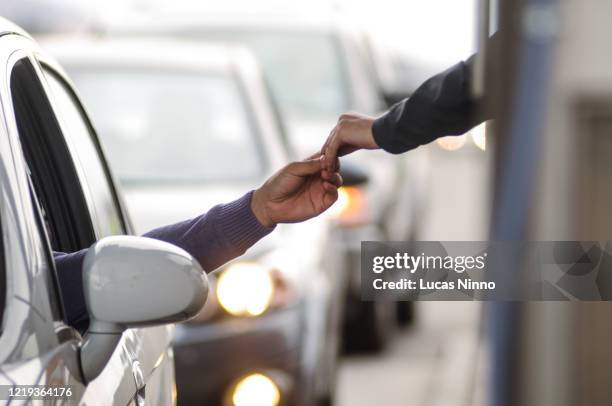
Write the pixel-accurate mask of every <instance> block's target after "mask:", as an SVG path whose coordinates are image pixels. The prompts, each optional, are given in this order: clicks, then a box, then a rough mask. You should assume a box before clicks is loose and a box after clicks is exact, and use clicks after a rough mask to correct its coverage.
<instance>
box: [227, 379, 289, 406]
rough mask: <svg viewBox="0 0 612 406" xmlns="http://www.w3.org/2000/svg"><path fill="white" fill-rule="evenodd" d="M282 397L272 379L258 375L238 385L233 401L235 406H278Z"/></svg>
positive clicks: (233, 394)
mask: <svg viewBox="0 0 612 406" xmlns="http://www.w3.org/2000/svg"><path fill="white" fill-rule="evenodd" d="M280 395H281V394H280V390H279V388H278V386H277V385H276V383H275V382H274V381H273V380H272V379H271V378H269V377H268V376H266V375H264V374H260V373H256V374H251V375H249V376H247V377H245V378H243V379H241V380H240V381H239V382H238V383H237V384H236V386H235V388H234V390H233V393H232V396H231V399H232V405H234V406H277V405H278V404H279V402H280Z"/></svg>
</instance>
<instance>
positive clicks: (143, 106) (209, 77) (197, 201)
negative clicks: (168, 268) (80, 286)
mask: <svg viewBox="0 0 612 406" xmlns="http://www.w3.org/2000/svg"><path fill="white" fill-rule="evenodd" d="M45 45H46V46H47V49H48V50H49V51H50V52H52V53H54V54H55V55H56V56H57V57H58V58H59V59H60V61H61V62H62V63H63V64H64V65H65V66H66V69H67V70H68V71H69V72H70V73H71V75H72V76H73V77H74V79H75V82H76V84H77V86H78V88H79V90H80V91H81V93H82V95H83V98H84V100H85V101H86V103H87V106H88V107H89V108H90V109H91V112H92V115H93V117H94V118H95V119H96V122H97V123H98V126H99V131H100V136H101V139H102V142H103V144H104V146H105V148H106V149H107V151H108V152H109V158H110V162H111V164H112V165H113V168H114V169H115V170H116V173H117V175H118V177H119V178H120V181H121V183H122V188H123V191H124V192H125V196H126V203H127V207H128V211H129V212H130V213H131V215H132V218H133V219H134V221H135V224H136V229H137V230H139V231H145V230H149V229H151V228H154V227H156V226H160V225H163V224H168V223H172V222H175V221H178V220H181V219H185V218H190V217H193V216H196V215H198V214H199V213H201V212H202V211H206V210H208V209H209V208H210V207H211V206H212V205H213V204H215V203H218V202H220V201H228V200H232V199H234V198H236V197H238V196H240V195H241V194H243V193H245V192H246V191H248V190H250V189H253V188H255V187H257V186H259V185H260V184H261V183H262V182H264V181H265V179H266V178H267V177H269V176H270V175H271V174H272V173H273V172H274V171H276V170H278V169H279V168H280V167H281V166H283V165H284V164H286V163H287V161H288V159H287V153H286V145H284V142H285V141H284V138H283V134H282V129H281V128H280V126H279V121H278V117H277V116H276V114H275V111H274V108H273V106H272V105H271V101H270V97H269V95H268V93H267V89H266V87H265V83H264V81H263V76H262V74H261V72H260V70H259V69H258V65H257V63H256V61H255V59H254V57H253V56H252V55H251V53H250V52H248V50H246V49H245V48H241V47H236V46H224V45H220V44H217V45H215V44H201V43H200V44H192V43H188V42H187V43H186V42H185V41H176V40H175V41H172V40H162V39H159V38H158V39H151V38H149V39H138V38H130V39H110V38H106V39H104V38H102V39H100V38H98V39H91V40H81V41H68V40H64V41H58V42H54V43H51V42H49V43H46V44H45ZM333 233H334V228H333V224H332V223H331V222H330V221H329V220H328V219H326V218H325V216H322V217H320V218H317V219H313V220H310V221H308V222H306V223H302V224H295V225H289V226H288V225H279V226H277V229H276V230H275V231H274V233H272V234H271V235H269V236H268V237H266V238H265V239H263V240H262V241H260V242H259V243H258V244H256V245H255V246H254V247H252V248H251V249H250V250H249V252H248V253H247V254H246V255H245V256H244V257H243V258H239V259H237V260H235V261H234V262H232V263H230V264H228V265H227V266H224V267H222V268H221V269H219V270H218V271H216V272H214V273H213V274H212V275H213V276H212V277H211V285H213V286H214V289H212V290H211V295H210V300H209V304H208V305H207V306H206V308H205V310H204V312H203V313H202V314H200V316H198V317H197V318H195V319H194V320H192V321H190V322H189V323H185V324H182V325H179V326H177V335H176V341H175V356H176V369H177V385H178V399H179V403H181V404H222V402H223V401H224V399H227V398H228V397H229V398H235V399H240V398H241V397H245V396H247V397H249V396H252V395H249V393H250V392H249V391H250V390H253V388H255V390H257V391H259V392H261V393H263V394H264V395H262V396H264V400H265V399H267V400H268V401H271V400H273V399H275V398H277V397H278V400H280V401H281V404H287V405H289V404H290V405H310V404H314V402H315V401H318V400H321V399H330V398H332V397H333V392H334V385H335V369H336V361H337V351H338V343H339V330H340V316H341V312H342V306H343V304H344V303H343V300H342V299H343V295H342V293H341V292H342V290H341V289H342V288H343V286H344V285H345V283H344V281H342V280H341V278H342V277H343V273H342V272H339V271H338V270H339V269H340V268H341V262H340V261H341V257H340V250H339V248H338V247H337V246H336V245H335V241H336V240H335V239H334V238H333ZM255 287H258V288H257V289H255ZM211 371H214V372H211ZM253 385H255V386H253ZM266 396H267V397H266ZM262 402H264V403H258V404H262V405H268V404H270V405H273V404H274V403H265V401H262ZM238 403H240V402H238Z"/></svg>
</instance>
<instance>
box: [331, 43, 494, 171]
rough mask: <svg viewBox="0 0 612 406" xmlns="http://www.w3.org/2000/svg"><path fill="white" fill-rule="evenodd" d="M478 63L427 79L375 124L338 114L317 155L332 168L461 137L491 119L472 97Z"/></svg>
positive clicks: (490, 49)
mask: <svg viewBox="0 0 612 406" xmlns="http://www.w3.org/2000/svg"><path fill="white" fill-rule="evenodd" d="M497 38H498V36H497V35H494V36H493V37H491V38H490V39H489V42H488V44H487V55H495V53H496V48H497V47H498V46H499V45H498V41H499V39H497ZM476 59H477V55H473V56H472V57H470V58H469V59H468V60H467V61H464V62H459V63H457V64H455V65H454V66H452V67H450V68H449V69H447V70H445V71H444V72H441V73H439V74H437V75H435V76H433V77H431V78H430V79H428V80H427V81H425V82H424V83H423V84H422V85H421V86H419V88H418V89H417V90H415V92H414V93H413V94H412V96H411V97H410V98H408V99H406V100H403V101H401V102H399V103H397V104H395V105H394V106H393V107H391V109H390V110H389V111H388V112H387V113H385V114H384V115H382V116H381V117H379V118H374V117H369V116H365V115H362V114H356V113H346V114H342V115H341V116H340V118H339V119H338V123H337V124H336V126H335V127H334V129H333V130H332V131H331V133H330V135H329V137H328V138H327V140H326V142H325V144H324V145H323V148H322V150H321V152H322V153H324V154H325V164H326V167H328V168H331V167H332V165H333V162H334V160H335V159H336V157H338V156H342V155H346V154H349V153H351V152H353V151H356V150H358V149H378V148H382V149H384V150H385V151H387V152H391V153H394V154H399V153H402V152H406V151H409V150H411V149H414V148H417V147H418V146H420V145H424V144H427V143H430V142H431V141H433V140H435V139H436V138H439V137H443V136H447V135H460V134H463V133H465V132H466V131H468V130H469V129H471V128H472V127H474V126H476V125H478V124H480V123H482V122H484V121H486V120H488V119H490V118H492V111H491V109H490V108H488V107H489V106H487V105H486V103H483V100H480V99H476V98H474V96H473V95H472V89H471V88H472V83H471V82H472V76H473V70H474V64H475V61H476Z"/></svg>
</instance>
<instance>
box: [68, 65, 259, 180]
mask: <svg viewBox="0 0 612 406" xmlns="http://www.w3.org/2000/svg"><path fill="white" fill-rule="evenodd" d="M71 75H72V77H73V79H74V81H75V83H76V85H77V87H78V89H79V91H80V92H81V94H82V95H83V100H84V101H85V103H86V105H87V107H88V108H89V109H90V111H91V114H92V117H93V119H94V122H95V123H96V126H97V129H98V132H99V134H100V139H101V140H102V142H103V144H104V147H105V148H106V150H107V151H108V152H109V159H110V163H111V166H112V168H113V170H114V171H115V173H116V174H117V175H118V176H119V178H120V179H121V181H122V182H124V183H131V184H134V183H173V184H176V183H197V182H207V181H236V180H238V181H239V180H252V179H257V178H259V177H260V176H261V175H262V174H263V171H264V169H265V158H264V156H263V154H262V151H261V149H260V147H259V134H258V133H257V131H256V129H255V128H256V127H255V126H254V125H253V122H252V117H251V115H250V114H251V113H250V110H249V108H248V104H247V100H246V97H245V96H244V94H243V92H242V89H241V88H240V86H239V84H238V81H237V80H236V79H235V78H234V77H232V76H231V75H229V74H228V75H223V74H206V73H198V74H195V73H191V72H175V71H166V70H142V69H124V70H117V69H116V70H113V69H106V70H97V69H85V68H81V69H77V68H73V69H72V70H71ZM228 157H232V158H231V159H228Z"/></svg>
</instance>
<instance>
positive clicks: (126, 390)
mask: <svg viewBox="0 0 612 406" xmlns="http://www.w3.org/2000/svg"><path fill="white" fill-rule="evenodd" d="M0 41H1V42H0V52H2V56H4V59H0V61H2V62H4V64H5V65H4V66H3V68H5V69H4V70H3V73H4V75H3V76H2V78H0V79H2V80H3V83H2V97H3V100H2V106H3V113H4V117H3V118H4V119H5V123H6V130H7V131H6V132H7V135H8V139H9V140H10V142H11V154H12V156H13V157H14V159H15V161H16V162H15V168H16V169H15V170H16V171H18V173H19V171H21V172H23V173H21V175H19V176H20V177H21V183H20V184H19V185H17V187H18V188H19V191H20V193H21V198H22V201H24V202H25V203H24V204H23V205H22V206H21V207H17V208H16V209H15V212H17V217H18V218H19V219H21V218H23V220H27V219H28V216H29V215H30V213H32V214H31V216H33V218H34V219H36V218H38V222H37V224H35V225H30V229H29V231H30V233H29V234H28V236H27V237H28V240H27V242H28V244H29V245H30V246H29V247H28V249H27V250H25V251H26V252H25V253H23V255H25V256H26V260H27V261H29V262H26V263H25V264H24V268H25V269H26V270H27V271H28V272H29V273H31V274H32V275H33V278H34V279H35V278H36V277H38V278H39V279H40V277H39V276H38V275H48V274H51V275H54V278H49V279H50V280H51V281H53V280H55V281H57V275H55V272H54V271H55V269H54V261H53V259H52V254H51V251H50V245H52V246H53V249H54V250H56V251H57V250H63V251H65V252H70V251H75V250H78V249H82V248H86V247H88V246H89V245H91V244H92V243H93V242H94V241H95V240H96V230H95V228H94V225H93V223H92V218H91V215H90V213H89V210H88V205H87V202H86V196H85V195H84V194H83V189H82V186H81V184H80V180H79V177H78V175H77V172H76V169H75V165H74V162H73V161H72V158H71V156H70V154H69V152H68V148H67V144H66V141H65V140H64V136H63V133H62V128H60V126H59V125H58V120H57V117H56V115H55V113H54V111H53V109H52V108H51V105H50V103H49V99H48V97H47V95H46V92H45V87H44V85H43V82H41V80H40V78H41V72H40V68H39V66H38V65H37V62H36V61H35V59H34V58H33V55H32V49H33V48H34V45H33V42H32V41H31V40H29V39H27V38H25V37H22V36H18V35H7V36H3V37H1V38H0ZM7 156H8V154H7ZM28 198H29V200H28ZM28 201H29V206H28V204H27V203H28ZM30 223H32V221H30ZM11 269H12V270H13V269H14V267H11ZM79 271H80V270H79ZM12 272H13V271H12ZM14 272H16V271H14ZM11 274H12V273H9V275H11ZM39 284H40V286H41V287H40V288H39V289H38V290H33V288H30V292H29V293H28V291H27V289H24V292H23V293H20V294H19V295H18V296H15V297H18V298H22V296H23V295H24V294H26V293H28V295H29V296H26V298H25V299H23V300H21V301H27V298H28V297H32V298H33V301H32V303H36V301H38V302H42V303H40V304H38V305H37V306H36V307H35V311H34V313H35V315H36V316H37V317H34V316H33V317H32V318H30V319H28V320H27V323H23V324H24V328H27V329H32V330H33V331H35V332H36V334H38V335H41V337H38V336H37V335H35V336H33V338H24V339H25V340H26V344H24V347H25V348H26V349H28V350H29V352H28V353H27V355H28V356H27V357H15V358H14V359H10V358H4V359H3V364H2V370H3V372H4V373H5V375H6V376H7V377H8V379H10V380H11V381H12V382H15V383H19V384H34V383H37V384H49V383H57V384H63V385H65V384H69V385H72V387H73V388H74V392H73V397H72V401H79V400H80V401H82V402H84V403H87V404H104V405H108V404H119V405H125V404H128V403H129V402H131V401H133V399H134V398H135V396H136V392H137V385H136V379H135V372H134V365H135V363H136V361H137V359H136V356H135V355H134V351H132V350H130V348H131V347H133V346H134V344H133V343H132V341H133V340H132V339H131V337H130V335H129V334H126V336H125V337H124V338H123V339H122V341H121V342H120V344H119V345H118V346H117V348H116V351H115V354H114V355H113V357H112V358H111V360H110V362H109V363H108V364H107V365H106V368H105V369H104V370H103V372H102V374H101V375H100V376H99V377H98V378H96V379H95V380H94V381H92V382H90V383H88V384H87V385H85V384H84V383H83V380H82V378H81V373H80V365H79V348H78V347H79V345H80V344H81V342H82V338H81V336H80V334H79V332H78V331H77V330H76V329H75V328H73V327H72V326H69V325H68V324H67V323H66V320H65V315H66V310H69V309H67V308H66V307H64V306H63V304H66V303H67V301H66V300H65V299H66V297H67V295H66V293H67V292H50V287H52V286H53V284H52V283H46V284H43V283H42V282H40V283H39ZM9 286H11V284H9ZM26 286H27V284H26ZM34 287H35V286H34ZM56 287H57V284H56ZM43 293H47V295H46V297H45V295H44V294H43ZM68 293H69V292H68ZM53 298H55V300H56V301H57V302H59V303H60V305H58V306H57V307H58V308H60V309H61V311H58V312H56V313H57V314H56V315H54V314H53V312H51V311H47V310H46V307H48V306H49V305H47V306H45V304H46V303H47V302H48V303H51V302H52V300H53ZM27 303H30V302H29V301H27ZM50 315H51V316H54V317H51V316H50ZM38 319H41V320H42V321H40V320H38ZM15 328H16V329H17V331H19V330H18V326H15V327H13V328H12V329H15ZM40 343H44V344H45V345H44V346H42V345H41V344H40ZM2 348H3V350H4V349H5V348H8V349H12V351H13V352H15V351H17V350H18V349H19V347H18V346H16V345H10V343H9V345H7V347H4V346H3V347H2ZM32 348H34V349H32ZM25 359H27V361H25ZM136 365H137V364H136Z"/></svg>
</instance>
